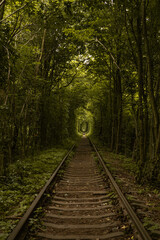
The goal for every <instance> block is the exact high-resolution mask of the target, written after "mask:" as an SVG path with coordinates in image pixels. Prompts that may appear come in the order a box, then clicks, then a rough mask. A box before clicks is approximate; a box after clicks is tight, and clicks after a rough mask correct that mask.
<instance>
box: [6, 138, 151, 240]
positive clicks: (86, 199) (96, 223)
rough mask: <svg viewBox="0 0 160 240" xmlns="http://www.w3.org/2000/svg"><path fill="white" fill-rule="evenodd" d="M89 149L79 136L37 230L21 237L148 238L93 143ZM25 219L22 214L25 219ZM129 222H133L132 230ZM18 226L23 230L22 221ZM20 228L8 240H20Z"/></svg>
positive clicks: (145, 239)
mask: <svg viewBox="0 0 160 240" xmlns="http://www.w3.org/2000/svg"><path fill="white" fill-rule="evenodd" d="M93 148H94V150H95V152H96V154H97V156H98V159H99V162H100V164H101V165H102V167H103V172H102V174H100V171H99V167H98V166H97V163H96V161H95V159H94V157H93V155H92V152H93ZM93 148H92V147H91V145H90V143H89V140H88V139H87V138H82V140H81V142H80V144H79V146H78V148H77V150H76V153H75V155H74V157H73V159H72V160H71V161H70V163H69V164H68V166H67V169H66V170H65V173H64V175H63V177H62V179H61V180H60V181H59V182H58V183H57V184H56V186H55V188H54V193H53V195H52V197H51V199H50V202H49V203H48V205H47V206H46V207H45V210H44V215H43V216H42V217H41V223H42V225H41V227H40V229H37V230H36V231H35V232H34V234H32V235H30V237H28V236H26V237H25V239H42V240H48V239H57V240H58V239H68V240H69V239H95V240H98V239H112V240H114V239H118V240H121V239H126V240H127V239H128V240H129V239H143V240H149V239H151V237H150V236H149V235H148V233H147V232H146V230H145V229H144V228H143V226H142V224H141V222H140V221H139V219H138V218H137V216H136V214H135V213H134V211H133V210H132V208H131V206H130V205H129V204H128V202H127V200H126V199H125V197H124V196H123V194H122V193H121V191H120V189H119V188H118V186H117V184H116V183H115V182H114V179H113V178H112V176H111V174H110V172H109V171H108V169H107V168H106V167H105V165H104V163H103V160H102V158H101V156H100V155H99V153H98V151H97V149H96V147H95V146H94V145H93ZM61 165H63V164H61ZM59 169H60V167H59ZM57 172H58V170H57ZM106 174H107V177H106ZM54 175H55V174H54ZM52 180H53V179H52ZM51 182H52V181H50V183H51ZM50 183H48V184H50ZM111 186H112V187H111ZM113 188H114V189H115V190H116V192H117V193H116V194H118V196H119V198H120V201H119V200H118V197H117V196H116V194H115V192H114V191H113ZM41 195H43V194H41ZM119 202H121V203H122V204H123V206H124V207H125V209H126V211H127V212H128V215H129V216H126V215H124V214H123V211H122V207H121V205H120V204H119ZM27 219H28V217H27V216H26V219H25V222H27ZM130 219H132V224H131V221H130ZM21 225H22V224H21ZM131 225H134V227H133V229H132V228H131ZM22 227H23V229H24V224H23V226H22ZM20 231H21V230H20V227H19V232H18V233H17V234H16V229H15V230H14V231H13V232H12V233H11V235H10V236H9V238H8V240H13V239H22V238H19V233H20ZM22 231H24V230H22ZM135 233H136V235H135ZM21 236H22V235H21Z"/></svg>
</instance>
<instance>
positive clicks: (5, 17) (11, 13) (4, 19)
mask: <svg viewBox="0 0 160 240" xmlns="http://www.w3.org/2000/svg"><path fill="white" fill-rule="evenodd" d="M31 1H32V0H31ZM31 1H29V2H28V3H30V2H31ZM1 3H3V2H1ZM28 3H26V4H25V5H23V6H22V7H20V8H18V9H17V10H15V11H14V12H13V13H11V14H9V15H8V16H7V17H5V18H3V19H2V20H1V21H0V23H1V22H4V21H5V20H6V19H7V18H9V17H11V16H12V15H14V14H15V13H17V12H19V11H20V10H22V9H23V8H25V7H26V6H27V5H28Z"/></svg>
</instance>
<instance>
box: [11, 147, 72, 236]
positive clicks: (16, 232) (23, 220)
mask: <svg viewBox="0 0 160 240" xmlns="http://www.w3.org/2000/svg"><path fill="white" fill-rule="evenodd" d="M74 147H75V145H73V146H72V147H71V149H70V150H69V151H68V153H67V154H66V155H65V157H64V158H63V159H62V161H61V163H60V164H59V166H58V167H57V168H56V170H55V171H54V172H53V174H52V176H51V177H50V179H49V180H48V181H47V183H46V184H45V186H44V187H43V188H42V189H41V191H40V192H39V194H38V195H37V196H36V198H35V199H34V200H33V202H32V204H31V206H30V207H29V208H28V210H27V211H26V212H25V214H24V215H23V217H22V218H21V219H20V221H19V222H18V224H17V226H16V227H15V228H14V229H13V231H12V232H11V233H10V235H9V236H8V238H7V240H16V239H17V237H18V235H19V234H20V232H21V230H22V228H23V227H24V225H25V223H26V222H27V220H28V219H29V217H30V215H31V214H32V213H33V211H34V210H35V208H36V207H37V205H38V203H39V202H40V200H41V199H42V197H43V195H44V193H45V192H46V190H47V189H48V187H49V185H50V184H51V183H52V181H53V180H54V179H55V177H56V176H57V174H58V171H59V170H60V168H61V167H62V165H63V164H64V162H65V160H66V159H67V158H68V156H69V154H70V153H71V151H72V150H73V148H74Z"/></svg>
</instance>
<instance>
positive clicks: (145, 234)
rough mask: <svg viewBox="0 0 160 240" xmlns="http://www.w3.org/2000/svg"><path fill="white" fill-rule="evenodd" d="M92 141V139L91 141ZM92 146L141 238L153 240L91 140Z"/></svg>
mask: <svg viewBox="0 0 160 240" xmlns="http://www.w3.org/2000/svg"><path fill="white" fill-rule="evenodd" d="M89 140H90V139H89ZM90 143H91V145H92V146H93V148H94V150H95V152H96V154H97V156H98V160H99V162H100V164H101V165H102V166H103V169H104V171H105V173H106V175H107V176H108V177H109V179H110V181H111V184H112V185H113V187H114V189H115V190H116V192H117V194H118V196H119V198H120V200H121V202H122V204H123V206H124V207H125V209H126V210H127V212H128V214H129V216H130V218H131V219H132V222H133V223H134V225H135V227H136V230H137V233H138V234H139V235H140V237H141V238H142V239H143V240H152V238H151V237H150V236H149V234H148V232H147V230H146V229H145V228H144V226H143V224H142V222H141V221H140V220H139V218H138V217H137V215H136V213H135V212H134V210H133V209H132V207H131V205H130V204H129V202H128V201H127V199H126V198H125V196H124V194H123V193H122V191H121V190H120V188H119V186H118V185H117V183H116V182H115V180H114V178H113V177H112V175H111V173H110V171H109V170H108V168H107V167H106V165H105V163H104V160H103V158H102V157H101V155H100V154H99V152H98V150H97V148H96V146H95V145H94V144H93V143H92V141H91V140H90Z"/></svg>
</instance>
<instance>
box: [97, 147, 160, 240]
mask: <svg viewBox="0 0 160 240" xmlns="http://www.w3.org/2000/svg"><path fill="white" fill-rule="evenodd" d="M101 155H102V156H103V159H104V160H105V162H106V164H107V166H108V168H109V170H110V171H111V172H112V174H113V176H114V178H115V179H116V181H117V183H118V184H119V186H120V188H121V190H122V191H123V193H124V194H125V196H127V199H128V201H129V202H130V203H131V205H132V207H133V209H135V210H136V212H137V214H138V216H139V218H140V219H141V221H142V222H143V224H144V226H145V228H146V229H147V230H148V231H149V232H150V233H151V236H153V239H160V190H158V189H154V188H153V187H151V186H149V185H139V184H137V183H136V180H135V177H134V174H133V172H132V171H130V169H129V167H127V164H125V157H123V158H122V157H118V155H116V154H112V153H110V152H107V151H104V150H103V151H101Z"/></svg>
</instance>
